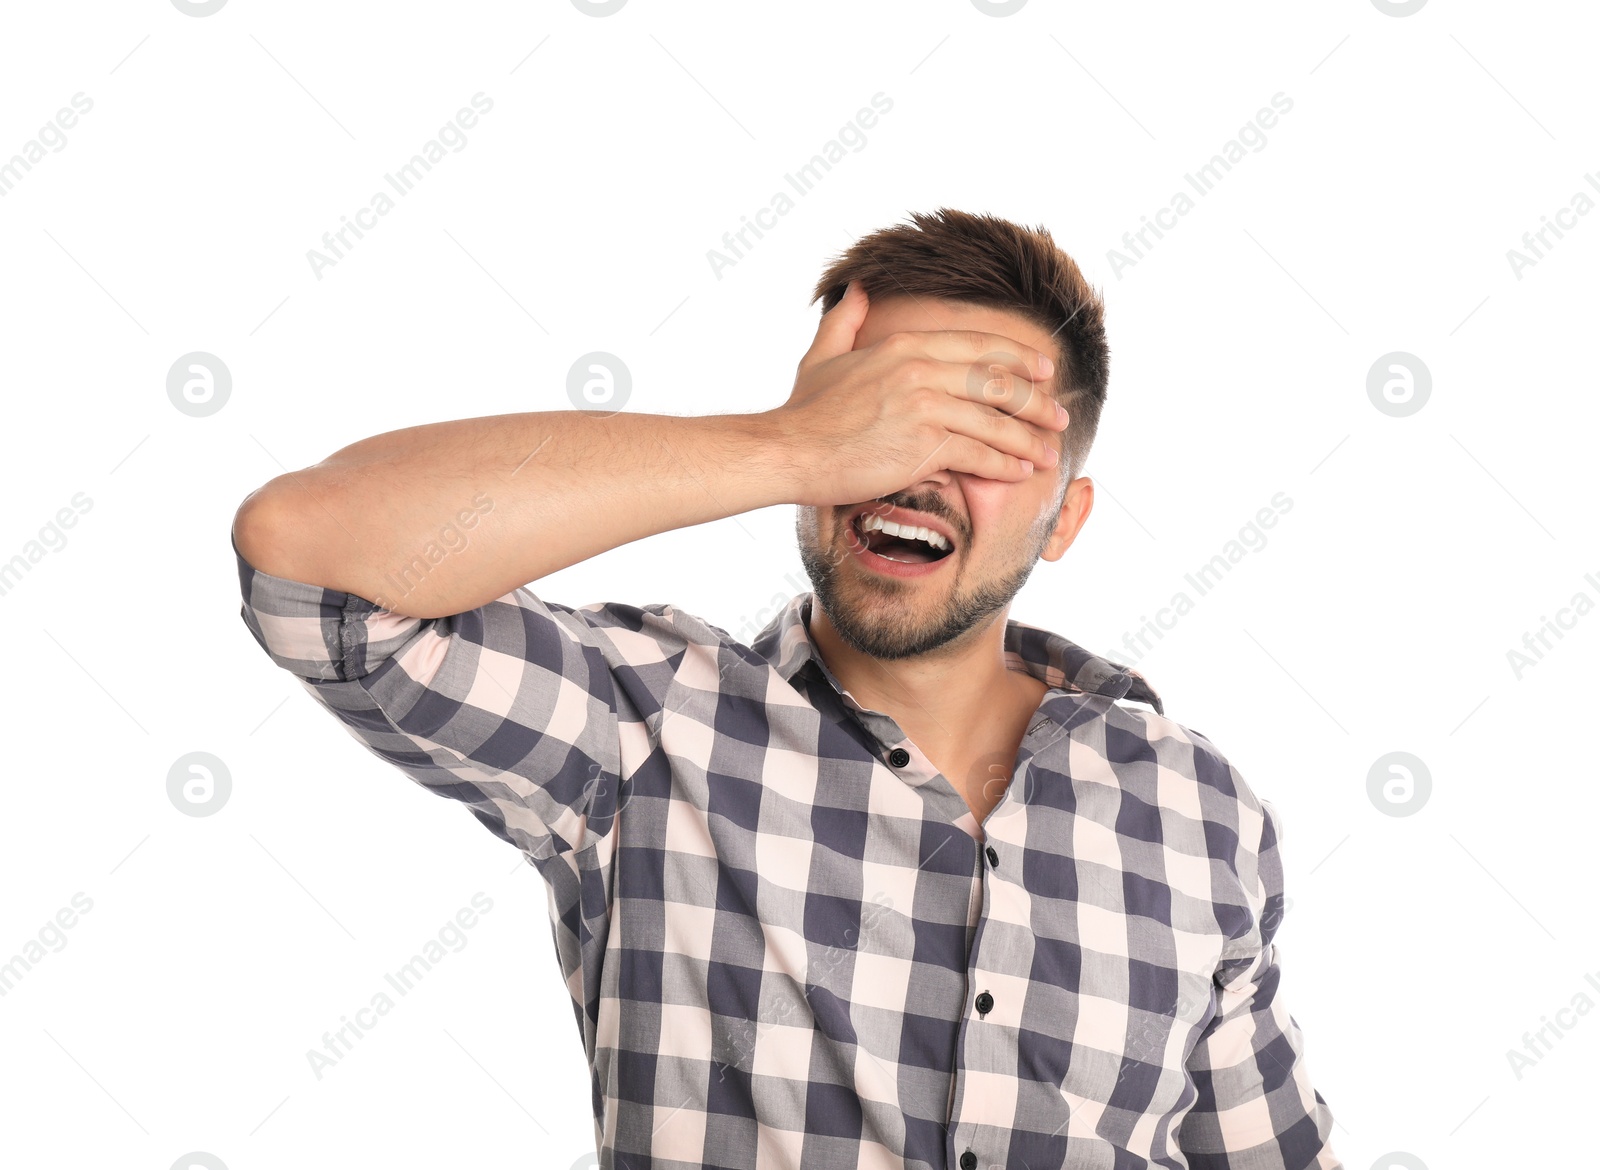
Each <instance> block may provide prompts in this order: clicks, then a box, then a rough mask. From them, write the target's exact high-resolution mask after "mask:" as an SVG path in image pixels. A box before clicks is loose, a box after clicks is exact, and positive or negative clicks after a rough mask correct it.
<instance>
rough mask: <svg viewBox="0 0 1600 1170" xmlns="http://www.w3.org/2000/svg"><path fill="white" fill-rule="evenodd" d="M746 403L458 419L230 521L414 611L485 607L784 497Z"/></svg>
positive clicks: (767, 431)
mask: <svg viewBox="0 0 1600 1170" xmlns="http://www.w3.org/2000/svg"><path fill="white" fill-rule="evenodd" d="M794 476H795V469H794V468H793V467H791V466H789V464H788V462H787V460H786V459H785V458H784V457H783V455H782V453H781V445H780V444H779V442H778V439H777V431H776V429H775V428H773V427H772V426H770V425H769V422H768V418H767V416H765V415H760V414H739V415H710V416H702V417H691V418H682V417H678V416H673V415H651V414H634V413H619V414H613V415H610V416H604V417H603V416H598V415H595V414H593V413H591V412H588V411H581V410H563V411H547V412H538V413H528V414H508V415H495V416H491V417H488V418H475V419H457V420H451V421H448V422H441V423H434V424H430V425H427V426H419V427H408V428H406V429H404V430H398V431H391V432H388V433H386V434H380V435H375V436H373V437H371V438H368V439H363V440H361V441H360V442H358V443H354V444H351V445H350V446H348V447H345V448H343V449H342V450H340V451H337V452H335V453H334V454H332V455H330V456H329V457H328V458H327V459H325V460H323V461H322V462H321V463H318V464H316V465H314V466H312V467H309V468H306V469H305V470H303V471H295V472H290V473H288V474H285V475H281V476H278V477H277V478H275V479H273V480H271V481H269V482H268V483H267V484H265V485H264V486H263V487H261V488H260V489H258V490H257V491H256V492H254V493H252V495H251V496H250V497H249V498H248V499H246V500H245V502H244V504H243V505H241V507H240V509H239V513H238V515H237V517H236V518H235V521H234V537H235V539H236V540H237V542H238V544H239V549H240V551H241V552H242V553H243V554H244V557H245V559H246V560H248V561H249V562H250V563H251V564H252V565H254V566H255V567H256V568H258V569H260V570H262V571H263V572H266V573H270V574H272V575H274V576H279V577H288V578H291V579H293V580H297V581H305V582H308V583H310V584H313V585H322V586H324V587H326V588H330V589H339V590H343V591H345V592H349V593H354V594H356V595H357V596H359V597H365V598H367V599H368V600H371V601H376V602H377V603H378V604H380V605H382V606H383V607H384V608H386V609H391V610H394V611H395V612H397V613H403V614H406V615H408V616H412V617H438V616H442V615H444V614H452V613H461V612H464V611H466V610H469V609H474V608H476V607H478V606H480V605H484V604H486V603H487V602H489V601H492V600H494V599H495V598H496V597H500V596H502V595H504V594H505V593H508V592H510V591H511V590H512V589H515V588H517V587H518V586H521V585H526V584H528V583H529V582H531V581H535V580H537V579H538V578H540V577H543V576H546V575H547V574H550V573H553V572H555V571H556V570H558V569H564V568H566V567H567V566H569V565H574V564H577V563H578V562H579V561H583V560H586V559H588V558H589V557H592V556H595V555H597V554H599V553H602V552H605V551H607V550H609V549H612V548H616V547H617V546H619V545H622V544H627V543H628V542H630V541H634V540H638V539H640V538H642V537H645V536H651V535H654V534H656V533H658V532H667V531H670V530H671V529H674V528H683V527H687V526H690V525H694V524H700V523H704V522H706V521H709V520H716V519H721V518H722V517H725V516H730V515H735V514H737V513H740V512H747V511H749V510H751V509H753V508H761V507H767V506H769V505H772V504H780V503H785V502H791V501H793V500H794V498H795V486H794Z"/></svg>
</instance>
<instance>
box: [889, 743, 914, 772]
mask: <svg viewBox="0 0 1600 1170" xmlns="http://www.w3.org/2000/svg"><path fill="white" fill-rule="evenodd" d="M910 762H911V753H910V752H908V751H906V749H905V748H895V749H894V751H892V752H890V753H889V763H890V764H892V765H893V766H894V767H896V768H904V767H905V766H906V765H907V764H909V763H910Z"/></svg>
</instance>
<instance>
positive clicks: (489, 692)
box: [234, 546, 1341, 1170]
mask: <svg viewBox="0 0 1600 1170" xmlns="http://www.w3.org/2000/svg"><path fill="white" fill-rule="evenodd" d="M234 552H235V555H236V556H237V558H238V567H239V583H240V588H241V590H242V594H243V598H244V604H243V606H242V608H241V616H242V617H243V619H244V622H245V624H246V626H248V627H249V629H250V632H251V633H252V634H253V635H254V636H255V638H256V640H257V641H258V642H259V643H260V645H261V646H262V648H263V649H264V650H265V651H266V652H267V654H268V655H269V656H270V657H271V659H272V660H273V662H275V663H276V664H277V665H278V666H280V667H282V668H283V669H285V670H287V671H289V672H290V673H291V674H293V675H295V676H296V677H297V678H298V679H299V680H300V681H301V683H302V684H303V685H304V686H305V687H306V689H307V690H308V691H309V692H310V693H311V695H312V696H313V697H314V698H315V699H316V700H317V701H318V702H319V703H321V704H322V705H323V706H324V707H326V708H328V709H329V710H330V711H332V712H333V714H334V715H335V716H337V717H338V719H339V720H340V721H341V722H342V723H343V724H344V726H345V728H346V729H347V730H348V731H349V732H350V733H351V734H352V735H353V736H354V737H355V738H356V739H358V740H360V741H361V742H362V743H363V744H364V745H365V746H366V747H367V748H368V749H369V750H371V751H372V752H373V753H374V754H375V755H377V756H378V757H379V758H381V759H383V760H386V761H388V762H389V763H391V764H393V765H394V766H395V767H396V768H398V769H399V770H400V771H401V772H403V773H404V774H405V775H406V776H408V777H410V778H411V779H412V780H413V781H415V782H416V783H418V784H420V785H422V786H424V787H426V788H428V789H430V790H431V791H433V792H435V793H437V794H438V795H440V796H443V797H446V798H448V799H450V800H454V801H458V802H460V803H461V804H464V805H465V806H466V807H467V808H468V809H470V810H471V811H472V814H473V815H474V816H475V817H477V819H478V820H479V821H481V822H482V823H483V824H484V825H486V826H487V827H488V828H489V830H490V831H491V832H493V833H494V834H495V835H496V836H497V837H499V838H501V839H502V840H505V841H507V842H509V843H510V844H511V845H513V846H514V847H515V848H516V849H518V850H519V851H520V852H521V854H522V855H523V857H524V858H525V859H526V860H527V861H528V862H529V863H530V864H531V865H532V866H534V867H535V868H536V869H537V871H538V872H539V874H540V876H541V877H542V878H543V880H544V882H545V883H546V885H547V887H548V894H549V906H550V922H551V928H552V932H553V935H554V940H555V950H556V955H557V957H558V959H559V961H560V963H561V969H562V972H563V974H564V975H565V977H566V982H567V987H568V990H569V991H570V993H571V996H572V1006H573V1010H574V1014H575V1016H576V1019H577V1024H578V1030H579V1032H580V1034H581V1036H582V1040H583V1048H584V1053H585V1055H586V1057H587V1060H588V1064H589V1068H590V1073H591V1087H592V1096H593V1100H592V1105H593V1110H594V1118H595V1131H594V1132H595V1141H596V1147H597V1153H598V1157H599V1160H600V1166H601V1168H602V1170H690V1168H694V1170H701V1168H722V1170H791V1168H794V1170H798V1168H801V1167H804V1168H805V1170H813V1168H815V1170H852V1168H853V1170H869V1168H870V1170H891V1168H892V1170H903V1168H905V1170H955V1168H957V1167H961V1168H962V1170H974V1168H976V1167H984V1168H988V1167H1010V1168H1016V1170H1024V1168H1026V1170H1044V1168H1046V1167H1072V1168H1074V1170H1077V1168H1081V1170H1089V1168H1091V1167H1105V1168H1107V1170H1132V1168H1135V1167H1152V1166H1159V1167H1167V1168H1172V1170H1181V1168H1183V1167H1190V1168H1193V1170H1306V1168H1309V1167H1316V1168H1318V1170H1341V1163H1340V1162H1339V1161H1338V1159H1337V1157H1336V1156H1335V1154H1334V1152H1333V1150H1332V1147H1331V1144H1330V1136H1331V1135H1330V1131H1331V1127H1332V1123H1333V1118H1332V1115H1331V1113H1330V1112H1329V1109H1328V1107H1327V1104H1326V1102H1325V1101H1324V1100H1323V1098H1322V1095H1321V1094H1320V1093H1318V1092H1317V1091H1316V1090H1315V1089H1314V1088H1313V1086H1312V1083H1311V1079H1310V1075H1309V1072H1308V1069H1307V1064H1306V1059H1305V1050H1304V1043H1303V1040H1302V1037H1301V1033H1300V1030H1299V1028H1298V1026H1297V1025H1296V1023H1295V1021H1294V1020H1293V1018H1291V1016H1290V1015H1289V1011H1288V1008H1287V1007H1286V1005H1285V1000H1284V997H1283V995H1282V994H1281V991H1280V982H1279V981H1280V967H1279V964H1278V952H1277V947H1276V945H1275V944H1274V942H1273V937H1274V935H1275V933H1276V931H1277V928H1278V924H1279V922H1280V921H1281V918H1282V911H1283V891H1282V884H1283V878H1282V868H1281V862H1280V859H1279V853H1278V839H1279V831H1280V822H1279V819H1278V814H1277V812H1276V811H1275V810H1274V809H1273V807H1272V806H1271V805H1270V804H1268V803H1267V802H1266V801H1264V800H1262V799H1260V798H1258V797H1257V796H1256V795H1255V794H1254V793H1253V792H1252V791H1251V790H1250V788H1249V787H1248V786H1247V785H1246V783H1245V781H1244V779H1243V777H1242V776H1241V775H1240V773H1239V772H1238V771H1237V770H1236V769H1235V768H1234V767H1233V766H1232V765H1231V764H1229V763H1228V761H1227V760H1226V759H1224V758H1223V756H1222V754H1221V753H1220V752H1219V751H1218V750H1217V749H1216V747H1215V746H1213V745H1212V743H1211V741H1210V740H1208V739H1207V738H1206V737H1205V736H1204V735H1202V734H1200V733H1199V732H1197V731H1193V730H1190V729H1188V728H1186V727H1183V726H1180V725H1179V724H1177V723H1174V722H1172V721H1171V720H1169V719H1166V718H1164V717H1163V715H1162V705H1161V700H1160V697H1159V696H1158V695H1157V694H1156V692H1155V691H1154V690H1153V689H1152V688H1151V686H1150V684H1149V683H1148V682H1147V681H1146V680H1145V679H1144V678H1143V677H1142V676H1141V675H1140V674H1139V673H1138V672H1136V671H1134V670H1132V669H1130V668H1128V667H1126V666H1123V665H1120V664H1118V663H1115V662H1112V661H1109V660H1107V659H1105V658H1103V657H1099V656H1096V655H1094V654H1091V653H1090V652H1088V651H1086V650H1084V649H1083V648H1081V647H1079V646H1077V645H1075V644H1074V643H1072V642H1070V641H1068V640H1067V639H1066V638H1064V637H1061V636H1060V635H1057V634H1054V633H1051V632H1049V631H1046V630H1042V629H1038V628H1035V627H1032V626H1028V625H1024V624H1022V623H1019V622H1017V621H1009V622H1008V623H1007V626H1006V632H1005V643H1004V649H1005V657H1006V664H1007V666H1008V667H1009V668H1010V669H1012V670H1018V671H1026V672H1028V673H1029V674H1031V675H1033V676H1034V677H1035V678H1037V679H1039V680H1041V681H1042V682H1044V683H1045V684H1046V685H1047V686H1048V687H1049V688H1050V689H1049V692H1048V694H1047V695H1046V696H1045V698H1044V701H1043V702H1042V703H1041V704H1040V705H1039V707H1038V710H1037V711H1036V713H1035V715H1034V717H1033V718H1032V720H1031V721H1030V723H1029V725H1028V728H1027V732H1026V735H1025V737H1024V739H1023V741H1022V744H1021V747H1020V750H1019V751H1018V753H1017V756H1016V758H1015V760H1014V761H1013V760H1010V759H1007V760H1004V761H1001V760H999V759H998V758H997V759H996V760H995V761H991V762H990V763H991V772H990V774H991V775H992V776H994V777H995V778H996V779H997V780H999V781H1002V782H1004V781H1008V783H1006V787H1005V792H1004V795H1003V797H1002V798H1001V800H1000V802H999V804H998V805H996V806H995V807H994V809H993V811H991V812H990V813H989V814H988V815H987V816H986V817H985V818H984V820H983V821H982V823H981V824H980V823H979V822H978V821H977V820H976V819H975V818H974V816H973V813H972V811H971V809H970V808H969V807H968V805H967V803H966V801H965V800H964V799H963V797H962V796H961V794H960V793H959V792H958V791H957V789H956V788H955V787H954V786H953V785H952V784H951V782H950V781H949V780H948V779H947V778H945V777H944V776H943V775H941V774H940V773H939V771H938V769H937V768H935V767H934V765H933V764H932V763H930V762H929V760H928V758H927V757H926V756H924V755H923V754H922V752H921V751H919V750H918V748H917V745H916V744H915V743H913V742H912V741H911V740H910V739H908V738H907V737H906V735H905V733H904V732H903V731H902V730H901V729H900V727H899V725H898V724H897V723H896V722H895V720H894V718H893V717H892V716H890V715H888V714H885V713H883V712H881V711H875V710H871V709H868V708H864V707H862V706H860V705H859V704H857V703H856V702H855V700H854V699H853V698H852V697H851V695H850V694H849V693H848V692H847V691H845V690H844V689H843V688H842V687H841V686H840V685H839V683H838V681H837V679H836V678H835V677H834V675H833V674H832V672H831V671H830V670H829V669H828V667H827V665H826V664H825V663H824V662H823V661H822V659H821V657H820V655H819V654H818V652H817V650H816V647H815V646H814V644H813V643H812V641H811V639H810V637H809V635H808V632H807V625H806V623H807V620H808V618H809V616H810V611H811V605H812V597H813V595H812V594H810V593H804V594H800V595H799V596H796V597H794V598H793V599H792V600H790V601H789V602H788V604H787V606H786V607H784V608H783V609H782V610H781V612H779V613H778V615H777V616H776V617H775V618H774V619H773V620H772V622H771V623H770V624H769V625H767V627H766V628H765V629H764V630H763V631H762V632H761V633H760V634H759V635H758V636H757V637H756V638H754V639H753V642H752V643H751V644H749V645H746V644H744V643H741V642H740V641H738V640H737V639H735V638H734V637H732V636H730V635H729V634H728V633H726V632H725V631H723V630H721V629H719V628H717V627H716V626H712V625H710V624H708V623H707V622H705V621H704V620H702V619H700V618H698V617H695V616H693V615H692V614H688V613H685V612H683V611H682V610H679V609H677V608H675V607H674V606H671V605H663V604H657V605H645V606H633V605H624V604H620V603H615V602H608V603H604V604H601V603H596V604H593V605H587V606H583V607H581V608H571V607H568V606H565V605H561V604H558V603H556V602H552V601H546V600H544V599H542V598H540V597H538V596H536V595H535V594H534V593H532V592H531V591H530V590H529V589H527V588H519V589H516V590H513V591H512V592H510V593H507V594H505V595H504V596H502V597H500V598H497V599H496V600H494V601H491V602H489V603H488V604H486V605H484V606H482V607H480V608H478V609H474V610H470V611H468V612H466V613H459V614H455V615H453V616H449V617H438V618H429V619H421V618H413V617H406V616H403V615H401V614H397V613H393V612H391V611H389V610H385V609H383V608H381V607H380V606H378V605H377V604H376V603H374V602H372V601H368V600H366V599H364V598H361V597H358V596H355V595H354V594H350V593H345V592H340V591H336V590H332V589H324V588H321V587H318V586H313V585H308V584H305V583H302V582H298V581H291V580H287V579H284V578H281V577H275V576H272V575H270V574H267V573H263V572H260V571H259V570H257V569H255V568H254V567H252V566H251V565H250V564H249V563H248V562H246V561H245V559H244V557H243V556H242V555H240V554H239V553H238V549H237V546H235V549H234ZM1134 704H1144V705H1145V707H1147V708H1149V709H1142V708H1141V707H1139V706H1135V705H1134Z"/></svg>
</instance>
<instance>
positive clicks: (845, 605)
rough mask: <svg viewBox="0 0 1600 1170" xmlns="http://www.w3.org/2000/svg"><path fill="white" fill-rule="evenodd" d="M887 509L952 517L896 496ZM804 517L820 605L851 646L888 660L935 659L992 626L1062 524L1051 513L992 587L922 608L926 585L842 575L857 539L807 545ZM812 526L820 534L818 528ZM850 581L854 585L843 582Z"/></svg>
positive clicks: (953, 591) (808, 563)
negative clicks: (830, 546) (833, 547)
mask: <svg viewBox="0 0 1600 1170" xmlns="http://www.w3.org/2000/svg"><path fill="white" fill-rule="evenodd" d="M884 502H885V503H889V504H894V505H897V506H899V507H905V508H913V509H917V510H920V511H925V512H928V513H929V514H931V515H940V516H942V515H943V511H944V510H943V509H941V508H939V506H938V502H937V501H935V502H934V503H933V504H932V505H931V506H930V505H929V504H928V502H927V501H926V500H925V499H924V500H923V501H922V502H917V501H915V500H912V499H910V498H909V497H894V496H891V497H888V498H887V499H886V500H885V501H884ZM812 511H813V513H814V512H815V511H816V509H812ZM804 516H805V510H804V509H802V510H801V512H800V513H799V515H798V517H797V519H796V521H795V532H796V535H797V537H798V540H799V547H800V563H801V564H802V565H804V566H805V570H806V576H807V577H809V578H810V579H811V588H812V590H813V592H815V594H816V600H817V604H819V605H821V606H822V609H823V612H824V613H826V614H827V615H828V621H829V622H831V623H832V624H833V628H834V629H835V630H837V631H838V632H839V637H840V638H841V639H842V640H843V641H844V642H845V643H846V644H847V645H849V646H851V647H853V648H854V649H855V650H857V651H859V652H860V653H862V654H866V655H870V656H871V657H873V658H881V659H897V658H913V657H916V656H917V655H920V654H929V653H931V652H933V651H935V650H938V649H939V648H940V647H943V646H947V645H949V644H950V643H952V642H954V641H955V640H956V639H958V638H960V637H961V636H962V635H963V634H965V633H967V631H969V630H972V629H974V628H976V627H978V626H981V625H984V624H987V622H988V621H989V619H990V618H992V617H993V616H994V615H995V614H997V613H999V612H1000V611H1001V610H1002V609H1004V608H1005V607H1006V606H1007V605H1009V604H1010V603H1011V599H1012V598H1014V597H1015V596H1016V595H1017V593H1018V592H1019V591H1020V590H1021V589H1022V586H1023V585H1024V584H1025V583H1026V582H1027V580H1028V577H1029V575H1030V574H1031V573H1032V572H1033V568H1034V566H1035V565H1036V564H1038V563H1039V556H1040V554H1041V553H1042V552H1043V551H1044V546H1045V544H1046V542H1047V541H1048V540H1049V538H1050V532H1051V530H1052V529H1053V528H1054V527H1055V519H1056V517H1055V516H1054V515H1052V514H1051V513H1049V512H1046V513H1045V514H1044V516H1043V517H1042V519H1041V520H1040V521H1039V522H1038V523H1037V524H1035V525H1034V527H1033V529H1032V530H1031V531H1030V532H1029V533H1028V541H1027V544H1028V546H1029V547H1028V549H1027V555H1025V556H1024V557H1022V558H1021V559H1020V560H1019V561H1016V562H1014V563H1012V564H1010V565H1006V566H1000V567H999V568H998V571H995V572H993V575H991V576H990V578H989V579H988V580H985V581H982V582H980V583H979V584H978V585H977V586H975V587H974V588H971V589H968V590H964V591H963V590H961V589H959V588H958V587H956V586H950V587H948V592H947V593H946V594H945V595H944V596H942V597H939V598H935V599H931V600H923V601H920V602H919V601H918V600H917V599H916V591H917V590H919V589H922V590H925V591H928V592H932V591H931V590H928V588H927V586H926V585H924V584H923V583H921V582H915V581H905V580H901V579H899V578H894V577H882V576H877V575H874V574H871V573H870V572H868V571H866V570H863V569H860V568H851V569H849V570H846V571H845V573H844V574H841V571H840V566H841V565H842V564H843V563H844V561H845V560H847V559H848V558H849V557H850V556H851V555H852V554H851V553H850V552H849V550H848V545H847V544H846V543H845V542H847V541H848V540H850V539H851V534H850V533H849V531H848V530H847V528H845V527H841V528H840V529H839V531H838V533H837V536H836V538H835V542H836V543H837V544H838V545H840V551H839V552H837V553H835V552H831V551H830V550H825V549H823V548H821V547H820V546H819V545H818V544H817V543H816V542H815V541H813V540H808V539H807V538H806V533H805V525H804V523H803V520H804ZM811 527H812V530H813V532H815V529H816V525H815V522H813V524H812V526H811ZM950 555H951V556H955V555H956V554H955V553H954V552H952V553H951V554H950ZM954 567H955V566H952V568H954ZM846 576H847V578H848V579H842V577H846Z"/></svg>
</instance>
